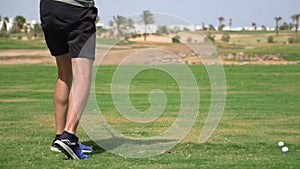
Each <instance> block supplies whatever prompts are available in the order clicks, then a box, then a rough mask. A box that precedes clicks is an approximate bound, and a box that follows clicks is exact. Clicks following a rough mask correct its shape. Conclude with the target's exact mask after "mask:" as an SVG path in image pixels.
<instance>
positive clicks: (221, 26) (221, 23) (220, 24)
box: [218, 16, 225, 31]
mask: <svg viewBox="0 0 300 169" xmlns="http://www.w3.org/2000/svg"><path fill="white" fill-rule="evenodd" d="M218 20H219V28H218V29H219V31H223V28H224V27H225V26H224V24H223V21H224V20H225V19H224V18H223V17H222V16H221V17H219V18H218Z"/></svg>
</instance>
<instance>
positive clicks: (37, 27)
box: [33, 23, 43, 39]
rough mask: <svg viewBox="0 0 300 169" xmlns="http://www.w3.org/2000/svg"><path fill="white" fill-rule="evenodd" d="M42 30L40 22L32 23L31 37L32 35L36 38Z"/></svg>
mask: <svg viewBox="0 0 300 169" xmlns="http://www.w3.org/2000/svg"><path fill="white" fill-rule="evenodd" d="M42 32H43V31H42V27H41V24H39V23H36V24H34V26H33V37H34V39H36V38H37V37H38V34H41V33H42Z"/></svg>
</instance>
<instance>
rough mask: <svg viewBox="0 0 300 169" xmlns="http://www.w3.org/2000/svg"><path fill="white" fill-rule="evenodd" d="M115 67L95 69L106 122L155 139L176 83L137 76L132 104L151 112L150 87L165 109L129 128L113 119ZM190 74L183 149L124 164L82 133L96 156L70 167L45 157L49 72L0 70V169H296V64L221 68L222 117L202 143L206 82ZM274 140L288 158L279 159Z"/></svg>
mask: <svg viewBox="0 0 300 169" xmlns="http://www.w3.org/2000/svg"><path fill="white" fill-rule="evenodd" d="M115 68H116V66H101V67H100V68H99V71H98V72H97V78H96V83H97V86H96V94H97V99H98V100H97V101H98V104H99V106H100V108H101V109H102V110H103V112H104V114H105V116H106V117H107V119H108V122H109V123H110V124H111V125H112V126H113V127H114V128H115V129H116V130H118V131H119V132H120V133H122V134H124V135H128V136H132V137H148V136H153V135H156V134H158V133H160V132H161V131H162V130H164V129H167V128H168V126H170V125H171V124H172V120H175V119H176V115H177V111H178V104H179V103H180V98H178V97H179V96H180V95H179V94H178V86H177V85H176V83H175V82H174V80H173V79H172V78H170V76H168V75H167V74H162V72H159V71H148V72H143V73H144V75H142V74H141V75H138V76H136V78H135V79H134V80H133V81H132V83H131V86H130V91H131V94H130V97H131V101H132V103H133V105H134V106H135V107H136V108H137V109H139V110H141V111H145V110H147V109H148V108H149V106H150V105H149V102H148V93H149V91H151V90H152V89H156V88H158V89H161V90H164V91H166V97H167V99H168V105H167V106H166V109H165V111H166V112H164V114H163V115H162V117H160V118H159V119H158V120H157V121H155V122H152V123H149V124H135V123H133V122H130V121H128V120H125V119H124V118H122V117H121V116H120V115H118V113H117V111H116V108H115V107H114V105H113V102H112V98H111V91H110V89H111V88H110V85H111V78H112V75H113V73H114V70H115ZM190 68H191V70H192V71H193V73H194V76H195V78H196V80H197V83H198V86H199V91H200V95H201V98H200V100H201V102H200V110H199V111H200V114H199V116H198V119H197V121H196V123H195V125H194V127H193V128H192V130H191V132H190V134H189V135H188V136H187V137H186V138H185V139H184V140H183V142H182V143H180V144H178V145H177V146H176V147H174V148H173V149H171V150H170V151H168V152H166V153H164V154H161V155H158V156H155V157H150V158H142V159H130V158H124V157H120V156H117V155H114V154H112V153H110V152H108V151H105V150H103V149H101V148H100V147H98V146H97V145H96V144H95V143H93V141H92V140H90V139H89V137H88V136H87V135H86V134H85V132H84V130H83V129H82V128H80V129H79V131H78V135H79V136H80V139H81V142H82V143H85V144H88V145H93V147H94V149H95V151H94V153H93V154H91V156H90V159H88V160H81V161H72V160H64V156H63V155H62V154H57V153H52V152H50V150H49V147H50V145H51V142H52V140H53V138H54V120H53V107H52V102H53V101H52V95H53V86H54V84H55V78H56V68H55V66H51V65H49V66H48V65H7V66H0V80H1V83H0V130H1V135H0V140H1V144H0V145H1V146H0V152H1V156H0V168H3V169H6V168H37V169H40V168H87V169H91V168H97V169H98V168H122V169H123V168H144V169H149V168H150V169H151V168H155V169H157V168H172V169H173V168H178V169H182V168H214V169H215V168H239V169H240V168H278V169H281V168H299V164H300V106H299V105H300V66H299V65H272V66H271V65H269V66H268V65H248V66H247V65H244V66H225V67H224V70H225V73H226V80H227V100H226V107H225V111H224V114H223V117H222V120H221V122H220V124H219V126H218V128H217V129H216V131H215V132H214V133H213V135H212V137H211V138H210V139H209V140H208V141H207V142H205V143H203V144H199V143H198V137H199V134H200V132H201V128H202V126H203V122H204V120H205V116H206V114H207V112H208V109H209V106H210V82H209V78H208V75H207V73H206V70H205V67H204V66H201V65H195V66H191V67H190ZM145 84H149V85H145ZM280 140H282V141H284V142H286V144H287V146H288V147H289V149H290V151H289V152H287V153H282V152H281V150H280V148H279V147H278V146H277V142H278V141H280Z"/></svg>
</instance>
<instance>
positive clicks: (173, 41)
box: [172, 35, 180, 43]
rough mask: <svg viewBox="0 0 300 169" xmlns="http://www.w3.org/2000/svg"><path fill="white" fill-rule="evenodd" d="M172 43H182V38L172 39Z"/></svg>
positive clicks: (177, 36) (175, 37)
mask: <svg viewBox="0 0 300 169" xmlns="http://www.w3.org/2000/svg"><path fill="white" fill-rule="evenodd" d="M172 43H180V36H179V35H176V36H174V37H173V38H172Z"/></svg>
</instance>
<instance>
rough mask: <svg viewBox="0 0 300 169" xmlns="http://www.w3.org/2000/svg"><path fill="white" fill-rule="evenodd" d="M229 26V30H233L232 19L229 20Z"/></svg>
mask: <svg viewBox="0 0 300 169" xmlns="http://www.w3.org/2000/svg"><path fill="white" fill-rule="evenodd" d="M228 26H229V29H230V30H231V29H232V19H231V18H230V19H229V25H228Z"/></svg>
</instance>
